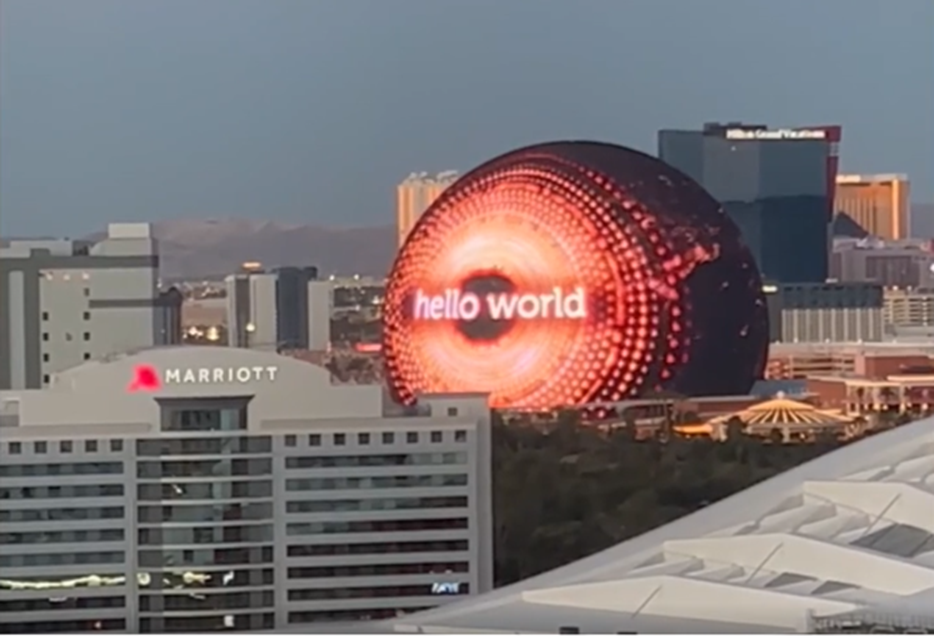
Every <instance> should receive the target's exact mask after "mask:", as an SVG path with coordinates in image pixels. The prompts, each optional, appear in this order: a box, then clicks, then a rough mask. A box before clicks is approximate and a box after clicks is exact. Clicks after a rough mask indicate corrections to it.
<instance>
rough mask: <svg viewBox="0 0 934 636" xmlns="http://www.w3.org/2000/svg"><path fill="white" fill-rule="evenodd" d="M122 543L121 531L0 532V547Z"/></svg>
mask: <svg viewBox="0 0 934 636" xmlns="http://www.w3.org/2000/svg"><path fill="white" fill-rule="evenodd" d="M97 541H123V530H122V529H119V528H114V529H108V530H50V531H47V532H0V545H3V544H6V545H27V544H33V543H94V542H97Z"/></svg>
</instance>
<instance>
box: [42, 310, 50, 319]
mask: <svg viewBox="0 0 934 636" xmlns="http://www.w3.org/2000/svg"><path fill="white" fill-rule="evenodd" d="M42 319H43V320H48V319H49V312H47V311H43V312H42Z"/></svg>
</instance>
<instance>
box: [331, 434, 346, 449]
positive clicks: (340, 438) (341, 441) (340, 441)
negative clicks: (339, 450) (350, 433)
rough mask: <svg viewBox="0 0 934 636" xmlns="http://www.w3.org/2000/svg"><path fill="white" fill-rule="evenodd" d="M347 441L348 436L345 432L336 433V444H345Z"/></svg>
mask: <svg viewBox="0 0 934 636" xmlns="http://www.w3.org/2000/svg"><path fill="white" fill-rule="evenodd" d="M346 443H347V436H346V435H345V434H344V433H334V445H335V446H343V445H344V444H346Z"/></svg>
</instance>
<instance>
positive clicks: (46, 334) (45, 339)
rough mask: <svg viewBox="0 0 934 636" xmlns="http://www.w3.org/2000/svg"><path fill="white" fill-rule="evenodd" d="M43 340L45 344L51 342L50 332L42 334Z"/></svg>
mask: <svg viewBox="0 0 934 636" xmlns="http://www.w3.org/2000/svg"><path fill="white" fill-rule="evenodd" d="M42 339H43V340H44V341H45V342H48V341H49V332H48V331H46V332H44V333H43V334H42Z"/></svg>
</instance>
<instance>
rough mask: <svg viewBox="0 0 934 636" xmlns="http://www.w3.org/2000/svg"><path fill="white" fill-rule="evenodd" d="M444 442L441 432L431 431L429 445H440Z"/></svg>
mask: <svg viewBox="0 0 934 636" xmlns="http://www.w3.org/2000/svg"><path fill="white" fill-rule="evenodd" d="M443 441H444V434H443V433H442V432H441V431H432V432H431V443H432V444H440V443H441V442H443Z"/></svg>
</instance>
